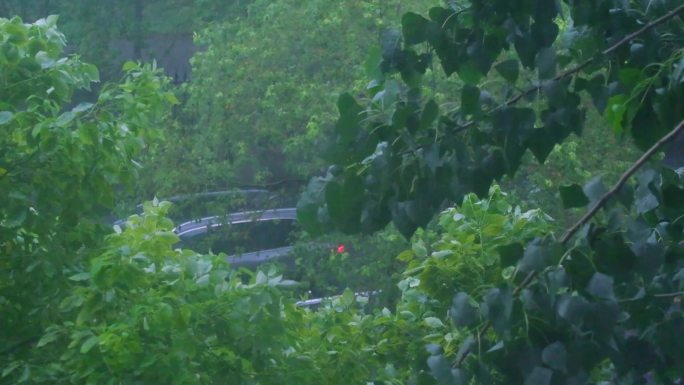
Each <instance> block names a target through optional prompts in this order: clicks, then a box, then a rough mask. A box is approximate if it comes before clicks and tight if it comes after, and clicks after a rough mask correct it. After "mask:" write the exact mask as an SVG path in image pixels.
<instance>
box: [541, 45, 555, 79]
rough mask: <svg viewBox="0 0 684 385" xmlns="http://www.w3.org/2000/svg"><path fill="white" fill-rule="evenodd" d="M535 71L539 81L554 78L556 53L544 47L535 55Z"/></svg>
mask: <svg viewBox="0 0 684 385" xmlns="http://www.w3.org/2000/svg"><path fill="white" fill-rule="evenodd" d="M537 71H538V73H539V79H540V80H544V79H552V78H553V77H554V76H556V51H555V50H554V49H553V48H550V47H545V48H542V49H541V50H540V51H539V52H538V53H537Z"/></svg>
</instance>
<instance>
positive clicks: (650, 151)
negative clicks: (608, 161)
mask: <svg viewBox="0 0 684 385" xmlns="http://www.w3.org/2000/svg"><path fill="white" fill-rule="evenodd" d="M682 131H684V120H682V121H681V122H679V124H678V125H677V126H676V127H675V128H674V129H673V130H672V131H670V133H669V134H667V135H665V136H663V137H662V138H660V140H659V141H657V142H656V143H655V144H654V145H653V146H651V148H649V149H648V151H646V152H645V153H644V154H643V155H642V156H641V158H639V159H638V160H637V161H636V162H634V164H632V166H631V167H630V168H629V169H628V170H627V171H625V173H624V174H622V176H621V177H620V180H618V181H617V183H615V185H614V186H613V188H611V189H610V190H609V191H608V192H607V193H605V194H603V196H602V197H601V199H599V200H598V202H596V204H595V205H594V206H593V207H592V208H591V210H589V211H588V212H587V213H586V214H584V216H583V217H582V218H580V220H579V221H577V223H575V224H574V225H573V226H572V227H571V228H570V229H568V231H567V232H566V233H565V235H563V238H561V243H563V244H565V243H566V242H568V241H569V240H570V238H572V236H573V235H575V233H577V231H578V230H579V229H580V228H581V227H582V226H584V225H585V224H586V223H587V222H589V220H590V219H591V218H592V217H593V216H594V215H595V214H596V213H597V212H598V210H599V209H600V208H601V207H603V206H604V205H605V204H606V202H608V200H609V199H610V198H611V197H613V195H615V194H617V193H618V191H620V188H622V186H623V185H624V184H625V183H626V182H627V180H628V179H629V178H630V177H631V176H632V175H633V174H634V173H635V172H636V171H637V170H638V169H639V168H641V166H643V165H644V163H646V161H648V159H649V158H651V157H652V156H653V155H654V154H655V153H656V152H658V150H660V149H661V148H662V147H663V146H664V145H665V144H666V143H668V142H670V141H672V140H673V139H674V138H675V137H676V136H677V135H678V134H679V133H680V132H682Z"/></svg>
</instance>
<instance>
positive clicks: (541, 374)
mask: <svg viewBox="0 0 684 385" xmlns="http://www.w3.org/2000/svg"><path fill="white" fill-rule="evenodd" d="M552 376H553V372H552V371H551V370H549V369H546V368H543V367H541V366H537V367H535V368H534V369H532V372H531V373H530V375H529V376H527V378H525V385H549V384H551V377H552Z"/></svg>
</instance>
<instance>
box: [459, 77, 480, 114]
mask: <svg viewBox="0 0 684 385" xmlns="http://www.w3.org/2000/svg"><path fill="white" fill-rule="evenodd" d="M479 111H480V89H479V88H477V87H475V86H472V85H469V84H466V85H465V86H463V89H462V90H461V112H462V113H463V114H464V115H473V114H476V113H478V112H479Z"/></svg>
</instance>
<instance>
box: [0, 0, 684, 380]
mask: <svg viewBox="0 0 684 385" xmlns="http://www.w3.org/2000/svg"><path fill="white" fill-rule="evenodd" d="M68 3H69V2H61V1H55V2H50V1H48V2H45V4H44V6H45V9H47V8H50V7H52V6H55V7H67V6H69V4H68ZM161 3H162V2H146V3H144V4H143V3H142V2H140V1H131V2H126V7H128V6H130V8H126V7H123V8H122V9H119V10H118V11H119V13H120V14H121V15H124V14H127V12H128V11H135V12H134V13H135V15H137V16H140V11H142V12H143V13H142V14H143V15H148V16H149V15H152V14H153V13H154V12H152V11H153V10H155V9H156V10H159V9H160V7H161V8H164V7H163V6H162V5H163V4H161ZM77 4H81V5H87V4H90V6H91V8H83V9H82V10H81V11H83V10H84V9H88V10H93V12H95V11H97V15H96V16H97V17H94V18H92V19H88V21H87V22H86V21H83V22H82V23H81V24H79V22H78V21H73V20H78V19H72V22H74V23H76V24H70V27H69V28H71V27H78V28H77V30H79V31H87V30H88V28H93V27H92V26H93V25H96V24H97V23H98V22H99V21H102V20H105V19H106V18H107V16H108V13H107V10H106V9H100V8H98V7H96V6H95V3H94V2H89V1H79V2H72V3H71V4H70V6H76V5H77ZM160 4H161V5H160ZM170 4H171V3H170ZM172 4H173V5H174V6H177V7H179V9H183V10H187V13H186V14H174V15H173V16H174V17H177V19H174V20H175V21H174V23H177V25H179V26H187V28H198V29H201V31H200V32H198V33H197V43H198V44H201V45H204V50H203V51H202V52H201V53H199V54H197V56H196V57H195V58H194V59H193V65H194V70H195V71H196V72H195V75H194V78H193V80H192V81H191V82H190V83H189V84H185V85H180V86H178V87H176V88H175V89H174V88H171V87H172V85H171V84H170V80H169V79H168V78H165V77H164V76H162V75H161V73H160V71H159V70H158V69H157V68H155V66H154V65H153V64H150V65H142V64H139V63H133V62H128V63H126V64H124V65H123V68H122V70H123V71H122V72H123V77H122V78H121V79H120V80H119V81H116V82H112V83H106V84H104V85H102V86H98V87H97V89H94V90H91V89H90V87H92V86H93V85H95V84H97V83H98V82H99V72H98V70H97V69H96V67H95V66H94V65H91V64H87V63H85V62H83V61H82V60H81V59H80V58H79V57H78V56H77V55H67V54H65V53H64V51H65V47H66V38H65V36H64V35H63V34H62V32H60V30H59V29H58V28H57V26H56V24H57V20H58V18H57V17H56V16H48V17H45V18H40V19H38V20H35V21H33V22H31V23H25V22H24V21H22V19H21V18H19V17H13V18H0V129H1V130H2V133H3V134H2V135H0V196H1V197H2V198H3V199H0V257H1V258H0V314H2V317H0V383H2V384H4V383H7V384H20V383H35V384H39V383H50V384H100V383H105V384H147V383H170V384H223V383H226V382H230V383H239V384H321V383H326V384H349V383H352V384H366V385H368V384H411V385H414V384H415V385H430V384H438V385H462V384H463V385H466V384H490V383H491V384H518V383H520V384H526V385H551V384H606V383H619V384H663V385H666V384H667V385H669V384H673V385H675V384H680V383H681V382H682V381H684V369H683V368H684V354H682V352H684V342H683V341H684V340H682V339H681V338H679V336H681V335H682V334H683V333H684V311H683V310H682V300H683V299H684V226H683V225H682V218H684V172H682V169H679V170H673V169H672V168H669V167H665V166H664V165H663V164H662V162H661V158H662V155H661V154H662V151H663V150H664V149H666V148H667V146H668V145H670V144H671V143H674V142H675V141H676V140H677V139H678V138H681V137H683V136H684V134H682V131H684V110H683V109H682V108H681V107H682V106H684V5H683V4H682V3H681V1H680V0H649V1H645V0H644V1H640V0H631V1H617V0H594V1H575V0H566V1H562V2H561V1H548V0H513V1H511V0H486V1H485V0H468V1H466V0H463V1H446V2H442V3H439V4H441V5H437V4H435V3H433V2H429V1H425V3H424V4H423V3H420V2H414V3H412V4H411V8H413V9H404V8H406V7H407V4H405V3H404V2H380V1H370V0H369V1H362V2H351V1H350V2H346V3H345V2H343V3H339V4H338V3H335V4H333V3H332V2H330V1H327V0H312V1H308V2H306V4H304V5H301V4H300V3H298V2H294V1H289V0H277V1H271V2H266V1H260V0H254V1H248V2H240V1H238V2H231V3H230V5H231V6H230V7H227V8H226V10H225V12H219V9H220V8H221V4H219V2H213V1H204V0H202V1H199V0H197V1H178V2H173V3H172ZM204 5H206V6H207V7H206V8H203V9H202V8H200V7H201V6H204ZM48 6H50V7H48ZM17 7H18V8H21V9H22V10H23V11H24V12H26V13H28V14H34V13H40V11H41V10H43V9H44V8H41V6H40V5H39V4H38V3H37V2H23V3H20V2H15V1H9V2H6V3H3V4H2V5H0V11H3V12H7V11H8V10H12V9H16V8H17ZM141 7H142V8H141ZM155 7H156V8H155ZM430 7H432V8H430ZM59 9H67V8H59ZM73 12H75V11H73ZM145 12H147V14H146V13H145ZM119 13H116V14H114V13H112V14H111V16H112V18H113V19H115V20H117V22H119V21H125V20H124V19H125V18H126V16H121V17H119V16H116V15H119ZM160 15H161V16H159V18H156V19H154V22H153V23H152V22H151V24H150V25H145V24H144V23H142V24H140V22H141V19H140V18H139V17H138V18H137V19H136V20H133V21H132V22H131V24H130V25H128V24H126V28H131V30H128V29H126V31H124V32H131V31H133V30H135V32H132V34H131V35H130V36H133V37H135V38H137V39H139V38H141V37H144V34H145V33H144V31H145V30H146V28H148V27H149V28H158V29H159V30H164V28H167V29H166V30H168V29H169V28H170V27H169V25H168V24H164V23H163V20H162V19H164V17H165V16H163V15H168V13H163V12H161V11H160ZM394 17H396V21H393V20H392V18H394ZM142 20H144V18H143V19H142ZM89 23H95V24H89ZM135 23H138V24H135ZM113 25H118V24H116V23H113V24H112V25H108V26H107V27H108V28H111V27H113ZM395 26H396V27H400V28H394V27H395ZM119 32H121V31H119ZM119 32H117V33H119ZM121 33H123V32H121ZM84 41H85V40H84ZM102 41H108V40H107V39H105V38H103V40H102ZM374 42H377V44H375V43H374ZM89 53H90V54H93V55H94V51H92V52H89ZM94 56H97V55H94ZM331 63H332V64H331ZM112 73H114V72H112ZM364 77H365V78H364ZM343 88H346V89H349V90H351V91H349V92H347V93H343V94H342V95H341V96H339V98H337V107H338V110H339V114H338V116H337V117H336V119H334V118H335V117H334V116H333V113H332V112H331V111H330V100H331V96H332V95H334V94H335V93H337V91H338V90H340V89H343ZM85 91H90V93H87V92H85ZM88 95H90V96H92V99H89V98H90V96H88ZM177 104H181V105H179V106H177V107H173V106H174V105H177ZM589 116H591V118H588V117H589ZM599 117H600V119H602V120H603V123H597V121H598V119H599ZM333 120H336V122H333ZM328 123H330V124H329V125H326V124H328ZM588 125H591V126H592V127H585V126H588ZM589 129H591V136H590V138H592V139H591V140H585V141H584V142H582V141H581V140H575V139H573V137H580V138H582V137H584V138H585V139H586V135H587V132H588V131H589ZM601 129H602V130H604V131H603V132H602V131H600V130H601ZM608 137H613V138H617V139H616V141H617V143H623V144H622V147H620V148H619V149H617V150H615V152H627V151H632V150H630V149H628V143H630V144H633V145H634V146H635V147H636V148H637V149H638V151H639V152H640V156H639V157H638V159H635V160H634V161H632V162H631V163H629V164H627V165H626V166H625V167H624V169H623V170H620V172H619V173H618V171H616V170H615V168H616V167H617V166H616V164H618V165H622V164H625V162H626V161H625V160H624V159H623V158H620V163H611V162H614V161H615V159H616V158H617V157H616V156H614V155H613V152H608V151H605V152H600V153H596V154H592V155H593V159H592V161H593V162H597V161H598V162H601V161H603V162H605V163H607V164H608V163H611V164H608V165H607V168H609V169H610V172H611V173H612V179H614V180H611V182H610V183H604V182H603V181H602V180H601V178H599V177H596V176H593V175H590V173H589V172H587V171H586V170H575V171H576V174H578V175H579V177H578V176H577V175H575V176H573V179H574V178H575V177H577V178H582V177H584V179H586V180H585V181H584V182H586V183H583V185H580V184H578V183H575V182H576V179H574V180H573V181H571V180H570V178H569V177H563V176H561V177H560V178H559V180H561V182H562V183H561V184H560V185H559V186H535V187H536V188H553V189H554V190H557V194H558V195H557V196H558V200H559V201H560V203H561V204H562V205H563V206H564V207H565V208H566V209H567V210H568V212H569V213H571V215H569V216H568V217H567V218H565V220H564V221H562V222H560V223H559V222H555V221H554V219H553V218H552V217H551V216H549V215H548V214H547V213H545V212H544V210H543V209H542V208H541V206H544V205H543V204H542V202H536V203H535V201H534V198H531V197H529V196H528V197H527V198H528V199H525V200H524V203H521V202H520V199H519V195H520V194H526V193H530V192H529V191H527V190H525V189H526V188H528V186H529V185H530V184H531V183H529V181H528V183H526V184H523V185H522V186H515V184H516V180H515V179H514V177H515V176H516V175H517V174H518V173H531V172H532V171H530V169H527V167H529V165H528V164H527V162H528V158H529V157H534V159H535V160H536V161H537V162H538V163H539V167H544V166H545V164H546V163H547V160H548V159H549V158H550V157H553V156H554V155H553V154H556V155H555V156H559V157H564V159H563V160H564V161H565V164H566V165H568V164H569V165H573V164H578V163H577V162H575V161H574V160H573V159H571V156H569V155H567V154H568V153H570V152H571V151H570V150H568V148H567V147H562V145H563V144H564V143H566V144H567V143H568V141H571V140H572V141H573V142H572V143H574V144H573V145H574V146H586V147H587V148H586V149H584V150H586V151H587V152H590V151H594V152H597V151H603V150H597V149H604V148H605V143H608V142H609V141H608V139H607V138H608ZM594 138H595V139H594ZM592 140H593V141H602V142H605V143H601V144H600V145H599V144H596V143H592ZM620 141H622V142H620ZM324 142H329V146H322V144H323V143H324ZM323 147H324V148H325V149H324V150H322V148H323ZM530 154H531V155H530ZM257 156H258V157H260V158H259V159H253V157H257ZM266 158H268V159H266ZM326 163H327V164H328V165H329V166H328V168H327V171H326V172H325V174H324V175H323V176H315V174H316V173H317V172H318V171H319V170H321V169H322V166H323V165H324V164H326ZM618 174H621V175H618ZM312 175H313V178H312V179H311V181H310V183H309V186H308V187H307V188H306V190H305V191H304V192H303V193H302V194H301V197H300V200H299V204H298V218H299V222H300V223H301V224H302V225H303V227H304V228H305V229H307V230H308V232H309V235H304V236H303V237H308V236H310V235H316V234H320V233H324V232H328V231H332V230H339V231H343V232H347V233H363V234H371V233H374V232H377V231H380V230H384V231H387V233H383V235H382V236H383V237H384V238H374V239H373V240H372V241H371V242H369V245H364V246H359V247H363V248H364V249H363V250H359V253H358V254H355V255H349V254H348V255H345V254H344V253H342V254H341V255H339V256H335V257H329V259H327V260H324V261H321V260H320V258H326V256H321V255H316V256H307V255H306V254H305V253H306V252H307V251H306V250H305V249H304V248H302V247H295V250H296V252H297V253H301V254H299V255H298V256H297V257H298V258H297V259H296V260H295V261H296V263H299V268H300V269H301V270H303V272H302V271H300V273H301V276H302V277H306V279H311V278H312V277H313V278H320V280H321V282H319V283H317V284H318V285H319V287H322V288H325V289H326V290H329V288H328V286H327V285H330V284H331V283H332V282H334V283H335V284H339V282H340V281H342V282H347V283H349V284H357V282H358V284H359V285H361V284H363V283H364V281H368V280H375V281H376V282H377V283H380V282H381V283H382V284H383V285H387V286H388V288H385V286H383V287H382V288H381V290H386V291H388V292H389V291H390V290H392V288H390V287H389V285H390V284H388V283H387V281H392V283H391V285H392V286H396V289H394V290H398V294H397V295H396V296H395V297H396V298H394V297H393V298H392V302H386V303H383V304H382V305H380V306H375V307H374V306H373V305H374V304H373V303H372V301H371V300H370V299H369V297H373V295H375V294H377V293H373V292H370V293H368V292H367V293H354V289H355V288H353V287H352V288H350V289H347V290H345V291H344V292H341V293H339V295H336V296H333V297H330V298H328V299H325V300H324V301H323V305H322V306H320V308H318V309H303V308H300V307H298V306H297V305H296V301H297V299H299V298H301V296H302V293H301V291H300V290H301V285H302V283H298V282H294V281H291V280H289V279H288V278H287V277H284V276H283V275H282V273H281V271H279V270H278V268H277V267H273V266H271V267H270V268H263V269H257V270H255V271H251V270H246V269H234V268H232V267H231V266H229V265H228V264H227V262H226V256H225V255H223V254H219V255H214V254H212V253H209V254H208V255H202V254H198V253H196V252H194V251H192V250H184V249H182V248H180V247H178V246H177V245H178V241H179V237H178V236H177V235H176V234H175V233H174V231H173V226H174V225H173V223H172V222H171V220H169V219H168V218H167V217H166V215H167V213H168V210H169V206H170V204H169V203H168V202H160V201H159V200H157V199H156V198H155V199H154V200H153V201H151V202H146V203H144V204H143V207H142V212H140V213H137V214H134V215H131V216H129V217H128V218H127V219H126V220H124V221H123V225H112V223H111V222H112V220H111V217H112V212H113V210H114V206H115V205H117V204H119V203H121V201H122V200H124V199H126V198H130V196H132V195H134V194H136V193H138V194H140V193H141V192H142V193H143V194H149V193H154V192H164V193H168V194H172V193H181V192H184V191H202V190H205V189H209V188H215V187H222V186H225V187H235V186H236V185H239V184H258V183H270V182H272V181H273V180H274V179H277V178H281V177H284V178H289V177H296V178H305V177H310V176H312ZM141 177H142V178H141ZM276 177H277V178H276ZM272 178H273V179H272ZM566 181H567V183H566ZM499 184H500V185H499ZM507 184H508V185H511V184H513V185H514V186H513V187H514V188H515V189H516V190H515V194H508V193H507V192H506V191H504V188H503V187H501V186H506V185H507ZM531 195H532V194H531V193H530V196H531ZM549 196H555V193H554V194H549ZM530 203H532V204H533V205H534V206H530ZM568 219H571V220H568ZM566 222H569V223H570V224H569V225H567V226H566ZM390 224H391V226H394V227H395V228H396V229H397V230H398V231H399V232H400V233H401V234H403V235H404V237H405V238H406V239H408V240H409V242H410V247H409V248H408V249H407V250H405V251H403V252H400V253H399V255H397V256H396V258H395V256H394V253H395V252H396V249H395V247H397V245H399V246H401V247H403V245H404V243H401V242H400V241H399V240H397V238H398V237H399V235H394V234H393V233H391V229H388V228H387V226H388V225H390ZM378 239H380V240H383V241H386V243H380V245H379V246H378V245H377V244H373V242H375V241H378ZM362 244H363V243H359V245H362ZM300 246H301V245H300ZM386 253H390V255H387V254H386ZM307 257H308V259H307ZM363 259H366V260H368V261H369V264H363V263H361V260H363ZM373 262H376V263H375V264H370V263H373ZM335 269H337V270H341V271H339V272H335ZM285 271H286V272H287V270H285ZM383 274H385V275H387V276H388V277H389V278H386V277H382V276H381V275H383ZM333 286H334V285H333ZM328 293H330V292H329V291H326V294H328ZM384 294H387V293H384ZM394 294H395V293H394V292H393V294H392V295H394ZM383 306H386V307H383Z"/></svg>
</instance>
